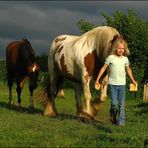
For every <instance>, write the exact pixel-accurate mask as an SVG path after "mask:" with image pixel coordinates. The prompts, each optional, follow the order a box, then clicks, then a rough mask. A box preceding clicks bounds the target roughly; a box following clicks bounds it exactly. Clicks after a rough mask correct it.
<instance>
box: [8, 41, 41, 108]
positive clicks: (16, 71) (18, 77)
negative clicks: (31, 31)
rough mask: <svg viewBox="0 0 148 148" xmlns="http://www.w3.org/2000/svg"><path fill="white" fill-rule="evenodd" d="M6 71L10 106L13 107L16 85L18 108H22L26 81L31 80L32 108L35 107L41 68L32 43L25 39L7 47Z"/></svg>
mask: <svg viewBox="0 0 148 148" xmlns="http://www.w3.org/2000/svg"><path fill="white" fill-rule="evenodd" d="M6 70H7V85H8V87H9V102H8V105H9V107H11V106H12V105H13V100H12V86H13V83H16V85H17V88H16V92H17V96H18V101H17V104H16V105H17V106H18V107H21V92H22V89H23V86H24V82H25V80H27V79H29V91H30V106H29V107H30V108H34V105H33V91H34V90H35V89H36V88H37V86H38V84H37V80H38V75H39V70H40V67H39V65H38V63H37V56H36V54H35V51H34V49H33V48H32V46H31V44H30V42H29V41H28V40H27V39H25V38H23V39H22V40H19V41H13V42H11V43H9V44H8V45H7V47H6Z"/></svg>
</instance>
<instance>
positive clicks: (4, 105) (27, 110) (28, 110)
mask: <svg viewBox="0 0 148 148" xmlns="http://www.w3.org/2000/svg"><path fill="white" fill-rule="evenodd" d="M0 107H1V108H6V109H9V110H13V111H16V112H20V113H28V114H41V113H42V111H41V110H39V109H36V108H30V107H17V106H15V105H12V106H11V107H9V106H8V104H7V103H6V102H0Z"/></svg>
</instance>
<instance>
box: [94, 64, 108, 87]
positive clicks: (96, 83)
mask: <svg viewBox="0 0 148 148" xmlns="http://www.w3.org/2000/svg"><path fill="white" fill-rule="evenodd" d="M107 67H108V65H107V64H104V65H103V67H102V68H101V70H100V72H99V74H98V76H97V79H96V81H95V85H99V80H100V78H101V76H102V75H103V73H104V72H105V70H106V69H107Z"/></svg>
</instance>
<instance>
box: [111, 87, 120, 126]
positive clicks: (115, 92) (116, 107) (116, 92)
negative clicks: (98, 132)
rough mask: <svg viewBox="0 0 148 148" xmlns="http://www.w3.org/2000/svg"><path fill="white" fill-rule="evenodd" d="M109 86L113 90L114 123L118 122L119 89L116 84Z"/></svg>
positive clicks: (112, 120)
mask: <svg viewBox="0 0 148 148" xmlns="http://www.w3.org/2000/svg"><path fill="white" fill-rule="evenodd" d="M109 86H110V91H111V108H110V119H111V122H112V123H114V124H116V116H117V113H118V89H117V86H116V85H109Z"/></svg>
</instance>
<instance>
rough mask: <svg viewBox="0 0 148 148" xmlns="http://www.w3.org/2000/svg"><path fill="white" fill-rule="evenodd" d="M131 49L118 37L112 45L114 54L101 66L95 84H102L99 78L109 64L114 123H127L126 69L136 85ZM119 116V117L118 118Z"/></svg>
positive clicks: (112, 118)
mask: <svg viewBox="0 0 148 148" xmlns="http://www.w3.org/2000/svg"><path fill="white" fill-rule="evenodd" d="M128 55H129V49H128V47H127V43H126V42H125V40H124V39H122V38H117V39H116V40H115V41H114V43H113V45H112V54H111V55H109V56H108V58H107V59H106V60H105V64H104V65H103V67H102V68H101V70H100V72H99V74H98V77H97V79H96V81H95V86H100V84H99V80H100V78H101V76H102V75H103V73H104V71H105V70H106V69H107V67H108V66H109V82H108V83H109V86H110V90H111V108H110V120H111V122H112V123H113V124H118V125H124V124H125V85H126V71H125V69H126V70H127V73H128V75H129V78H130V79H131V81H132V82H133V84H134V85H135V86H136V84H137V82H136V81H135V79H134V77H133V74H132V70H131V68H130V67H129V60H128V58H127V56H128ZM117 117H118V118H117Z"/></svg>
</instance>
